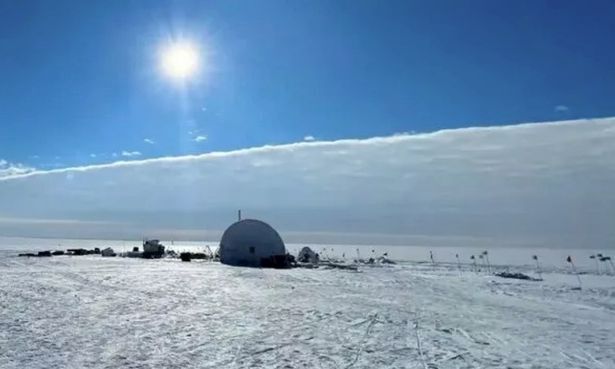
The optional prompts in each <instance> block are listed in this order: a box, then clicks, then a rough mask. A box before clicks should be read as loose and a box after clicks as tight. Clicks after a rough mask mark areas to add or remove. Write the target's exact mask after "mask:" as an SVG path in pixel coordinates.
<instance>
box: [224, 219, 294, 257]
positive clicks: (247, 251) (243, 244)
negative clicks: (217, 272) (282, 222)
mask: <svg viewBox="0 0 615 369" xmlns="http://www.w3.org/2000/svg"><path fill="white" fill-rule="evenodd" d="M284 254H286V248H285V247H284V241H282V238H281V237H280V235H279V234H278V232H276V230H275V229H273V228H272V227H271V226H270V225H269V224H267V223H265V222H263V221H260V220H257V219H243V220H240V221H238V222H236V223H233V224H231V225H230V226H229V227H228V228H227V229H226V231H224V234H223V235H222V239H221V240H220V261H221V262H222V263H223V264H229V265H241V266H260V265H261V261H262V259H263V258H270V257H271V256H274V255H284Z"/></svg>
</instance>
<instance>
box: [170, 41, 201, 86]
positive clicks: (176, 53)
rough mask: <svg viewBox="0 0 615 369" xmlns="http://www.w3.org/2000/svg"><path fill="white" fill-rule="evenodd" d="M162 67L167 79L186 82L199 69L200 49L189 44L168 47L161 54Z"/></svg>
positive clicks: (174, 44) (179, 43) (178, 43)
mask: <svg viewBox="0 0 615 369" xmlns="http://www.w3.org/2000/svg"><path fill="white" fill-rule="evenodd" d="M160 67H161V69H162V72H163V73H164V74H165V75H166V76H167V77H170V78H172V79H174V80H178V81H185V80H187V79H189V78H190V77H192V76H194V75H195V74H196V72H197V71H198V69H199V52H198V49H197V48H196V46H194V45H193V44H191V43H189V42H176V43H173V44H170V45H167V46H166V47H165V48H163V50H162V52H161V57H160Z"/></svg>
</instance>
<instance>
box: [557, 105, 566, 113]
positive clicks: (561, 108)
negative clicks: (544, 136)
mask: <svg viewBox="0 0 615 369" xmlns="http://www.w3.org/2000/svg"><path fill="white" fill-rule="evenodd" d="M553 110H555V111H556V112H558V113H564V112H567V111H568V110H570V109H569V108H568V107H567V106H566V105H557V106H556V107H555V108H553Z"/></svg>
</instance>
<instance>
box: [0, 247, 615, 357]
mask: <svg viewBox="0 0 615 369" xmlns="http://www.w3.org/2000/svg"><path fill="white" fill-rule="evenodd" d="M14 255H15V253H13V252H7V251H0V275H2V278H0V368H7V369H8V368H86V367H88V368H90V367H91V368H118V367H122V368H225V367H230V368H251V367H268V368H351V367H352V368H615V338H614V332H615V287H614V286H615V277H613V276H607V275H583V276H581V277H582V278H583V283H584V286H583V290H580V291H579V290H573V289H572V288H573V287H575V283H576V278H574V277H573V276H571V275H564V274H559V273H555V272H551V273H545V274H544V277H545V282H527V281H517V280H508V279H499V278H495V277H493V276H489V275H486V274H477V273H472V272H469V271H463V272H460V271H459V270H458V269H457V266H456V265H454V264H438V265H436V266H433V265H431V264H429V263H403V264H401V265H395V266H387V267H362V268H360V272H351V271H343V270H325V269H317V270H308V269H294V270H262V269H251V268H237V267H229V266H224V265H221V264H218V263H210V262H192V263H182V262H180V261H178V260H171V259H162V260H141V259H123V258H101V257H99V256H80V257H71V256H58V257H51V258H19V257H15V256H14ZM417 326H418V330H417V329H416V328H415V327H417Z"/></svg>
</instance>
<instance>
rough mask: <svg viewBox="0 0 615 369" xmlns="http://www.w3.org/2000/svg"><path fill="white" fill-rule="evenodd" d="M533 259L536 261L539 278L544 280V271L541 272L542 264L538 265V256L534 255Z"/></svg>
mask: <svg viewBox="0 0 615 369" xmlns="http://www.w3.org/2000/svg"><path fill="white" fill-rule="evenodd" d="M532 259H534V260H536V273H538V278H540V279H542V271H540V263H538V256H537V255H533V256H532Z"/></svg>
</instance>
